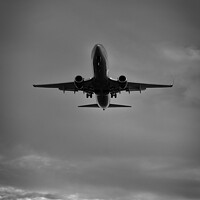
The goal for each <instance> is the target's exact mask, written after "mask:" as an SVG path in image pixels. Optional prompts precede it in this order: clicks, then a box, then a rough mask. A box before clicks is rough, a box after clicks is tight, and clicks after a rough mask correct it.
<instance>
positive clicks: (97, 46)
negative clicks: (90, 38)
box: [95, 45, 101, 53]
mask: <svg viewBox="0 0 200 200" xmlns="http://www.w3.org/2000/svg"><path fill="white" fill-rule="evenodd" d="M95 51H96V53H100V51H101V48H100V46H99V45H96V50H95Z"/></svg>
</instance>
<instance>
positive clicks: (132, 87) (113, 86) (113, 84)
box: [109, 79, 173, 93]
mask: <svg viewBox="0 0 200 200" xmlns="http://www.w3.org/2000/svg"><path fill="white" fill-rule="evenodd" d="M109 80H110V92H113V93H118V92H121V91H127V92H131V91H140V92H141V91H142V90H146V89H147V88H168V87H172V86H173V85H163V84H148V83H137V82H127V85H126V86H125V88H121V87H120V84H119V81H118V80H114V79H109Z"/></svg>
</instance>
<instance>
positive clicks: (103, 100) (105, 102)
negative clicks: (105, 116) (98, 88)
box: [96, 95, 110, 109]
mask: <svg viewBox="0 0 200 200" xmlns="http://www.w3.org/2000/svg"><path fill="white" fill-rule="evenodd" d="M96 99H97V104H98V105H99V107H101V108H103V109H105V108H107V107H108V106H109V104H110V98H109V95H96Z"/></svg>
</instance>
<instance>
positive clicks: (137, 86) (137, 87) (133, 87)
mask: <svg viewBox="0 0 200 200" xmlns="http://www.w3.org/2000/svg"><path fill="white" fill-rule="evenodd" d="M172 86H173V85H162V84H148V83H135V82H128V84H127V86H126V88H125V90H126V91H142V90H146V89H147V88H168V87H172Z"/></svg>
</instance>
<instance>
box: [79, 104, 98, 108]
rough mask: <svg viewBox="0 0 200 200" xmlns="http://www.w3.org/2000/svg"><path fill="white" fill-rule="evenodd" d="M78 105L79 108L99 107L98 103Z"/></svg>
mask: <svg viewBox="0 0 200 200" xmlns="http://www.w3.org/2000/svg"><path fill="white" fill-rule="evenodd" d="M78 107H81V108H99V106H98V104H88V105H81V106H78Z"/></svg>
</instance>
